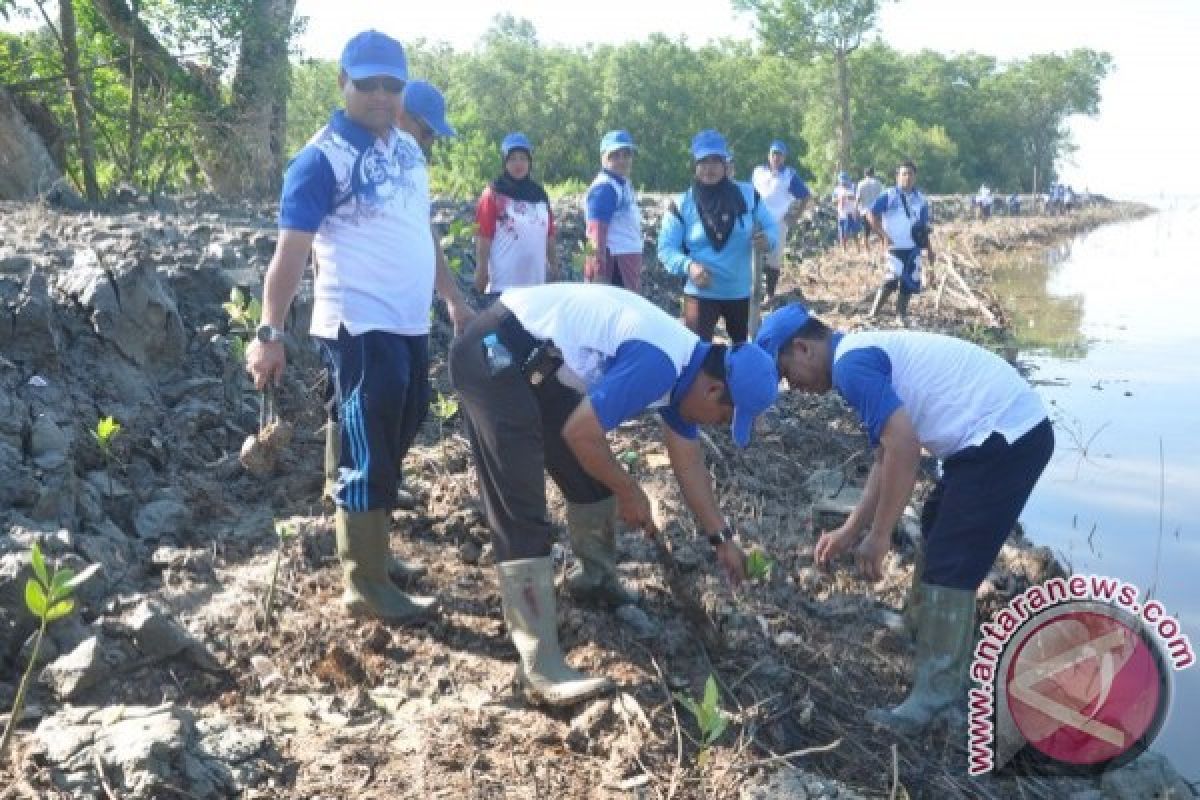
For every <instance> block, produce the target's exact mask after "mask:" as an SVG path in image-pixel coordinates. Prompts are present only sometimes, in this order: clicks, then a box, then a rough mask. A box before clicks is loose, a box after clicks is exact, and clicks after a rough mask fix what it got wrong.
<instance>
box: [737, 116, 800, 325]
mask: <svg viewBox="0 0 1200 800" xmlns="http://www.w3.org/2000/svg"><path fill="white" fill-rule="evenodd" d="M787 154H788V149H787V145H786V144H785V143H784V142H783V141H782V140H780V139H776V140H775V141H773V142H771V147H770V149H769V150H768V151H767V163H766V164H763V165H759V166H757V167H755V168H754V173H753V175H752V176H751V179H750V182H751V183H752V184H753V185H754V191H756V192H758V196H759V197H761V198H762V202H763V205H765V206H766V208H767V211H768V212H769V213H770V215H771V217H772V218H773V219H774V220H775V222H776V224H778V225H779V238H778V239H777V240H776V242H775V246H774V247H772V248H771V251H770V252H769V253H768V254H767V263H766V266H765V267H764V269H763V275H764V277H765V278H766V283H767V286H766V289H767V291H766V294H765V295H764V296H763V303H764V305H765V304H768V303H770V302H771V301H772V300H774V299H775V287H776V286H778V284H779V271H780V270H782V269H783V257H784V253H785V252H786V250H787V234H788V225H789V223H790V222H792V221H793V220H794V219H796V217H797V216H798V215H799V214H800V212H802V211H803V210H804V207H805V206H806V205H807V204H808V200H809V198H810V197H812V192H810V191H809V190H808V186H806V185H805V183H804V181H803V180H801V179H800V176H799V175H797V174H796V170H794V169H792V168H791V167H789V166H787V164H786V162H787Z"/></svg>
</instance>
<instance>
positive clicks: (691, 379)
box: [450, 283, 779, 705]
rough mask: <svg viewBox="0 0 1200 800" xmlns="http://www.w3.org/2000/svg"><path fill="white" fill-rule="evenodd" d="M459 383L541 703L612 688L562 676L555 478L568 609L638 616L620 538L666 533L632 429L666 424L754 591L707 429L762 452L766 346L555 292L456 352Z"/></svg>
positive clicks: (511, 306) (568, 291) (731, 572)
mask: <svg viewBox="0 0 1200 800" xmlns="http://www.w3.org/2000/svg"><path fill="white" fill-rule="evenodd" d="M450 379H451V381H452V382H453V384H454V388H455V390H456V391H457V392H458V394H459V397H460V399H461V408H462V409H463V412H464V413H465V414H466V418H467V420H468V421H469V422H470V425H469V426H468V431H469V432H470V437H471V449H472V452H473V454H474V457H475V466H476V470H477V471H478V474H479V485H480V489H481V491H482V494H483V505H484V510H485V512H486V513H487V520H488V525H489V527H490V528H491V531H492V540H493V544H494V547H495V552H496V575H497V578H498V580H499V583H500V590H501V596H502V599H503V604H504V619H505V621H506V622H507V623H508V627H509V631H510V633H511V635H512V637H513V643H514V644H515V645H516V647H517V650H518V652H519V654H520V657H521V661H520V666H519V668H518V675H519V676H520V678H521V680H522V682H523V683H524V684H525V687H526V689H527V691H529V693H530V694H531V695H532V696H533V699H535V700H536V701H539V702H544V703H549V704H551V705H570V704H573V703H577V702H579V701H581V700H585V699H587V698H588V697H591V696H593V695H595V694H596V693H598V692H600V691H604V690H605V689H606V688H608V687H610V686H611V684H609V682H608V681H607V680H606V679H602V678H588V677H586V676H584V675H581V674H580V673H578V672H576V671H575V670H573V669H571V668H570V667H568V666H567V665H566V663H565V662H564V661H563V653H562V649H561V647H560V646H559V642H558V631H557V626H556V620H555V599H554V559H553V557H552V556H551V546H552V543H553V541H554V535H555V528H554V526H553V525H552V524H551V523H550V520H549V518H548V516H547V510H546V480H545V473H547V472H548V473H549V474H550V477H551V478H552V479H553V480H554V482H555V484H557V485H558V488H559V489H560V490H561V491H562V494H563V496H564V497H565V498H566V501H567V527H568V533H569V535H570V539H571V548H572V550H573V551H574V554H575V560H576V564H575V568H574V569H573V570H572V571H571V572H570V573H569V574H568V576H567V580H566V586H567V590H568V591H569V593H570V594H571V595H572V596H573V597H574V598H575V599H576V600H577V601H584V602H589V603H598V604H602V605H605V606H608V607H610V608H611V607H613V606H617V605H623V604H626V603H629V602H632V601H634V600H635V599H636V598H634V597H632V596H631V595H630V593H629V592H628V591H627V590H625V589H624V588H623V587H622V586H621V584H620V582H619V580H618V579H617V571H616V542H615V535H616V534H615V523H616V520H617V518H620V519H621V520H622V521H624V523H625V524H626V525H627V526H629V527H630V528H640V529H642V530H644V531H645V532H646V533H647V534H650V535H654V534H655V533H657V531H656V528H655V523H654V517H653V512H652V509H651V507H650V501H649V500H648V499H647V497H646V494H645V492H644V491H643V490H642V488H641V487H640V486H639V485H638V482H637V481H636V480H635V479H634V477H633V476H632V475H631V474H630V473H629V472H628V471H626V470H625V468H624V467H623V466H622V465H621V462H619V461H618V460H617V459H616V457H615V456H614V455H613V453H612V450H611V449H610V447H609V445H608V441H607V438H606V434H607V433H608V432H609V431H612V430H613V429H615V428H616V427H617V426H618V425H619V424H621V423H622V422H623V421H625V420H627V419H630V418H632V417H634V416H637V415H639V414H642V413H643V412H645V411H647V410H654V411H657V413H658V415H659V417H660V420H661V422H662V427H661V430H662V434H663V438H664V440H665V444H666V450H667V457H668V458H669V459H670V461H671V467H672V469H673V470H674V472H675V476H676V478H677V479H678V481H679V484H680V488H681V489H682V491H683V496H684V499H685V500H686V502H687V504H688V506H689V507H690V508H691V510H692V513H693V514H694V515H695V516H696V521H697V526H698V528H699V530H700V531H701V532H702V534H703V535H705V536H707V538H708V541H709V543H710V544H712V546H713V548H714V555H715V556H716V560H717V562H718V563H719V564H720V565H721V567H722V569H723V570H724V571H725V573H726V575H727V576H728V577H729V578H730V580H731V581H732V582H733V583H734V584H735V585H736V584H737V583H739V582H740V581H741V580H743V579H744V578H745V559H744V556H743V554H742V551H741V549H740V548H739V547H738V545H737V544H736V543H735V542H734V541H733V540H732V535H733V528H732V527H731V526H730V525H729V523H728V522H727V521H726V519H725V517H724V516H722V514H721V510H720V507H719V506H718V504H717V501H716V498H715V496H714V494H713V489H712V479H711V477H710V476H709V473H708V469H707V468H706V467H705V464H704V451H703V449H702V447H701V445H700V440H699V438H697V437H698V430H697V427H696V426H697V424H718V423H730V422H732V433H733V439H734V442H735V443H736V444H737V445H738V446H740V447H745V446H746V445H747V444H749V441H750V435H751V432H752V428H753V425H754V420H755V418H756V417H757V416H758V415H759V414H760V413H762V412H763V411H765V410H766V409H767V408H768V407H769V406H770V405H771V403H773V402H774V400H775V395H776V393H777V391H778V384H779V379H778V375H776V374H775V367H774V364H773V362H772V360H771V358H770V357H769V356H768V355H767V354H766V353H764V352H763V351H762V350H761V349H760V348H758V347H757V346H756V345H753V344H742V345H738V346H736V347H734V348H732V349H731V348H728V347H727V346H726V345H714V344H710V343H708V342H704V341H701V340H700V338H699V337H698V336H696V335H695V334H694V333H692V332H691V331H689V330H688V329H687V328H685V327H683V325H682V324H680V322H679V321H678V320H676V319H675V318H673V317H671V316H669V315H668V314H667V313H666V312H664V311H663V310H662V309H660V308H659V307H658V306H656V305H654V304H653V303H651V302H650V301H649V300H646V299H645V298H643V297H642V296H640V295H636V294H633V293H632V292H627V291H625V290H623V289H619V288H617V287H615V286H605V285H596V284H578V283H555V284H546V285H544V286H530V287H526V288H520V289H509V290H508V291H506V292H504V293H503V294H501V295H500V299H499V300H498V301H497V302H496V303H495V304H494V305H493V306H492V307H491V308H490V309H488V310H487V311H484V312H482V313H481V314H480V315H479V316H478V317H476V318H475V321H474V322H472V323H471V325H469V326H468V327H467V330H466V332H465V333H464V334H463V335H462V336H461V337H460V338H458V339H457V340H455V342H454V344H453V345H452V346H451V348H450Z"/></svg>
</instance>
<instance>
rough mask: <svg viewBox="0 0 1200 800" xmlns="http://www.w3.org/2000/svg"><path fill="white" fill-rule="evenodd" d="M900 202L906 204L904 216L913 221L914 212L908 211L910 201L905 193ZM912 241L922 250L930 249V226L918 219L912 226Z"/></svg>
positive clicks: (901, 192)
mask: <svg viewBox="0 0 1200 800" xmlns="http://www.w3.org/2000/svg"><path fill="white" fill-rule="evenodd" d="M900 202H901V203H903V204H904V216H906V217H908V218H909V219H912V212H911V211H909V210H908V200H907V199H906V198H905V197H904V192H903V191H900ZM912 240H913V245H914V246H916V247H918V248H920V249H922V250H928V249H929V226H928V225H926V224H925V223H924V222H922V221H921V220H920V218H918V219H917V221H916V222H914V223H913V224H912Z"/></svg>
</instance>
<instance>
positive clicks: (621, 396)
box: [500, 283, 710, 439]
mask: <svg viewBox="0 0 1200 800" xmlns="http://www.w3.org/2000/svg"><path fill="white" fill-rule="evenodd" d="M500 302H501V303H502V304H503V305H504V307H505V308H507V309H508V310H509V311H511V312H512V313H513V315H514V316H515V317H516V318H517V320H518V321H520V323H521V326H522V327H524V328H525V330H526V331H528V332H529V335H531V336H533V337H534V338H535V339H550V340H552V341H553V342H554V344H555V345H556V346H557V347H558V349H559V350H560V351H561V352H562V355H563V367H562V369H560V370H559V373H558V377H559V380H561V381H562V382H563V383H564V384H565V385H567V386H571V387H573V388H575V389H578V390H579V391H580V392H584V393H586V394H587V396H588V397H589V398H590V399H591V401H592V408H593V409H595V411H596V416H597V417H598V418H599V420H600V425H601V427H603V428H604V430H606V431H611V430H613V429H614V428H616V427H617V426H618V425H620V424H621V423H622V422H623V421H625V420H627V419H631V418H633V417H636V416H637V415H639V414H641V413H642V412H643V411H645V410H646V409H648V408H655V409H658V412H659V414H660V415H661V416H662V418H663V420H664V421H665V422H666V423H667V424H668V425H669V426H670V427H671V429H672V430H674V431H675V432H676V433H678V434H680V435H681V436H684V437H686V438H689V439H694V438H696V433H697V432H696V426H695V425H694V424H692V423H688V422H684V420H683V418H682V417H681V416H680V414H679V403H680V401H681V400H682V399H683V396H684V394H686V392H687V390H688V388H690V387H691V385H692V382H693V381H695V379H696V376H697V375H699V373H700V365H701V364H702V363H703V361H704V357H705V355H707V353H708V350H709V347H710V345H709V344H707V343H705V342H701V341H700V338H699V337H698V336H696V334H694V333H692V332H691V331H689V330H688V329H687V328H685V327H683V326H682V325H680V324H679V322H678V321H677V320H675V319H673V318H672V317H670V316H668V315H667V314H666V312H664V311H663V310H662V309H660V308H659V307H658V306H656V305H654V304H653V303H651V302H650V301H649V300H647V299H645V298H644V297H642V296H641V295H637V294H634V293H633V292H628V291H626V290H624V289H621V288H619V287H616V286H607V285H603V284H579V283H550V284H546V285H544V286H529V287H523V288H519V289H509V290H508V291H506V292H504V293H503V294H502V295H500Z"/></svg>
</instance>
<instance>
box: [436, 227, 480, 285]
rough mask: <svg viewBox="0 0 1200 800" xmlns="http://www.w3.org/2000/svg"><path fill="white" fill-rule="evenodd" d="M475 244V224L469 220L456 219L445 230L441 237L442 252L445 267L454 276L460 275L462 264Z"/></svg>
mask: <svg viewBox="0 0 1200 800" xmlns="http://www.w3.org/2000/svg"><path fill="white" fill-rule="evenodd" d="M474 242H475V223H474V222H472V221H471V220H469V219H456V220H454V221H453V222H451V223H450V225H449V226H448V227H447V228H446V233H445V234H444V235H443V236H442V252H443V253H445V254H446V265H447V266H449V267H450V271H451V272H453V273H454V274H455V275H459V276H461V275H462V271H463V263H464V261H465V260H466V259H467V258H468V257H469V256H470V253H471V248H472V247H473V245H474Z"/></svg>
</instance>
